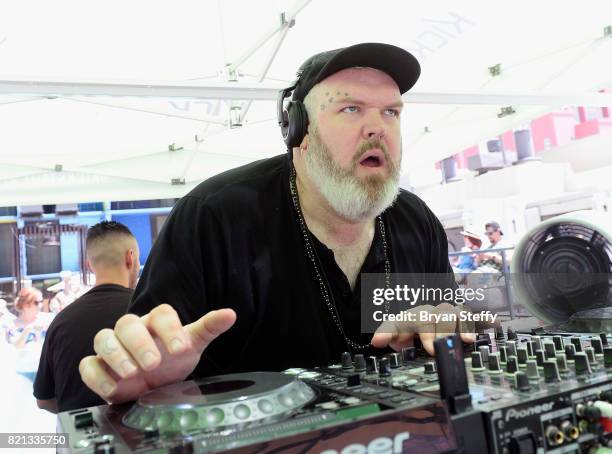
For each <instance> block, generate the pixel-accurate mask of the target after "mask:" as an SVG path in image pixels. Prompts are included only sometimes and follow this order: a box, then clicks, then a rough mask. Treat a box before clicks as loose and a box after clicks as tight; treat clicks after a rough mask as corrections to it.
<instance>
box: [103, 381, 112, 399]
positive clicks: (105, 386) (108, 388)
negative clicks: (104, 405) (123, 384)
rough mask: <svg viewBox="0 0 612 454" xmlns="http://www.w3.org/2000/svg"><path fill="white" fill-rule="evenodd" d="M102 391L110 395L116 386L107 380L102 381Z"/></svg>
mask: <svg viewBox="0 0 612 454" xmlns="http://www.w3.org/2000/svg"><path fill="white" fill-rule="evenodd" d="M101 388H102V393H103V394H104V395H105V396H108V395H109V394H110V393H112V392H113V391H114V390H115V387H114V386H113V385H111V384H110V383H109V382H107V381H105V382H104V383H102V386H101Z"/></svg>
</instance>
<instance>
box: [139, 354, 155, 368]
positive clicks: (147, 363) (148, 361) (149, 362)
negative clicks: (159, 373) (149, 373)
mask: <svg viewBox="0 0 612 454" xmlns="http://www.w3.org/2000/svg"><path fill="white" fill-rule="evenodd" d="M155 361H156V357H155V355H154V354H153V352H146V353H145V354H144V355H142V364H144V367H146V368H149V367H151V366H153V364H155Z"/></svg>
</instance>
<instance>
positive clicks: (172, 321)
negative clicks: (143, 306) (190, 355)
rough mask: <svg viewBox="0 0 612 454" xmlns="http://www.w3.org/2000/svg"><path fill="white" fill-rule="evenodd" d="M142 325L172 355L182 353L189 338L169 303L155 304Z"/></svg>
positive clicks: (186, 346)
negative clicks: (155, 336)
mask: <svg viewBox="0 0 612 454" xmlns="http://www.w3.org/2000/svg"><path fill="white" fill-rule="evenodd" d="M143 321H144V325H145V326H146V327H147V328H148V329H149V331H151V332H153V333H155V334H156V335H157V337H159V339H160V340H161V342H162V344H163V345H164V347H165V348H166V350H167V351H168V352H169V353H170V354H173V355H176V354H180V353H183V352H184V351H185V350H186V349H187V348H188V346H189V345H188V344H189V339H188V336H187V333H186V332H185V329H184V328H183V325H182V323H181V320H180V319H179V316H178V314H177V313H176V311H175V310H174V308H173V307H172V306H170V305H169V304H161V305H159V306H156V307H155V308H154V309H153V310H152V311H151V312H149V314H147V315H146V317H145V318H144V320H143Z"/></svg>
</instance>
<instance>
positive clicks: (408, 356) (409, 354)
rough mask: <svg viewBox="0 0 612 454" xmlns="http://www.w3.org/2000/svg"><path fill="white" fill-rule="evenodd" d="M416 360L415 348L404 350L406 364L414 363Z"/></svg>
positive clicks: (403, 358)
mask: <svg viewBox="0 0 612 454" xmlns="http://www.w3.org/2000/svg"><path fill="white" fill-rule="evenodd" d="M415 359H416V349H415V348H414V347H404V348H402V360H403V362H404V363H407V362H408V361H414V360H415Z"/></svg>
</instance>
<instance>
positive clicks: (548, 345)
mask: <svg viewBox="0 0 612 454" xmlns="http://www.w3.org/2000/svg"><path fill="white" fill-rule="evenodd" d="M543 346H544V356H545V357H546V359H553V358H555V355H556V354H557V351H556V349H555V344H553V343H552V342H544V343H543Z"/></svg>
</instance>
